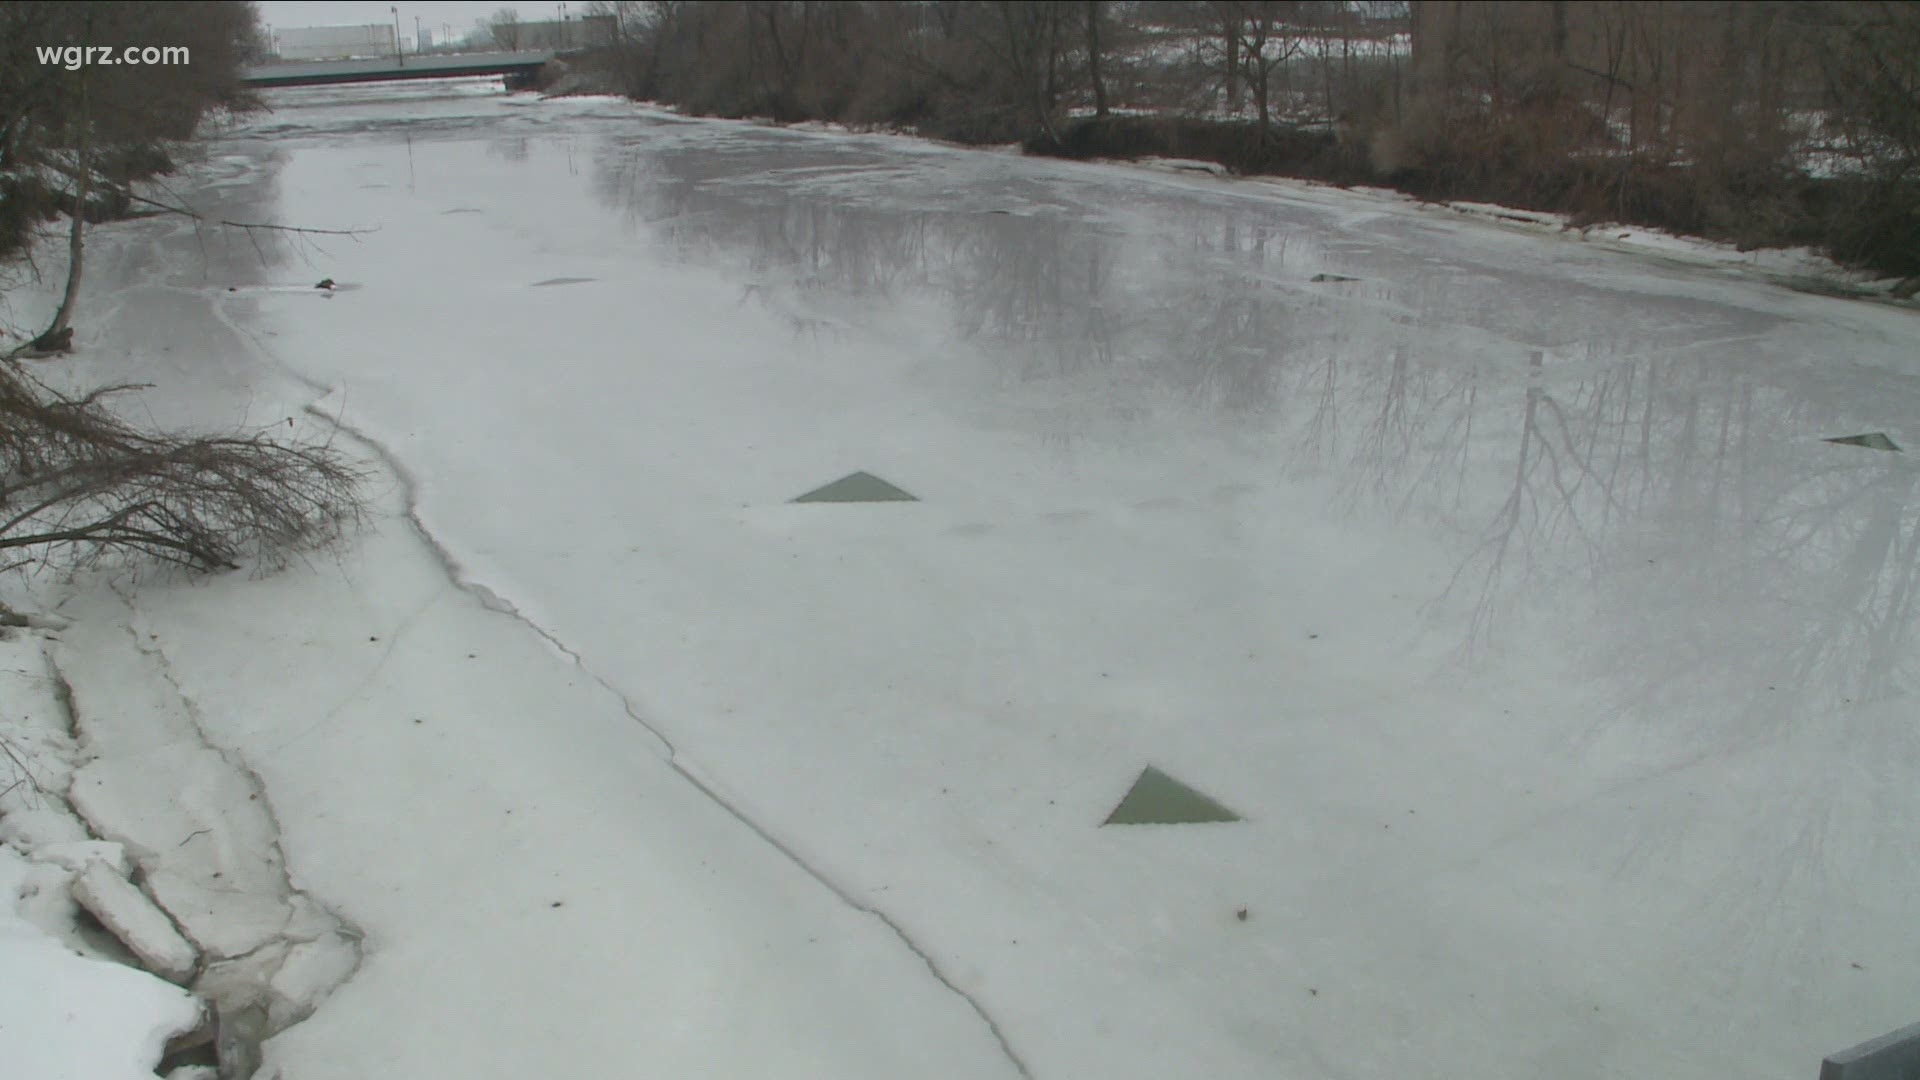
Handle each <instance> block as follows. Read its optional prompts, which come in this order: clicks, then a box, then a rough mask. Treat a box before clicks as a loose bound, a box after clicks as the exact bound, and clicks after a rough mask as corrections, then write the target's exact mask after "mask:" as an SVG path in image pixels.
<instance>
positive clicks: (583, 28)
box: [492, 15, 618, 52]
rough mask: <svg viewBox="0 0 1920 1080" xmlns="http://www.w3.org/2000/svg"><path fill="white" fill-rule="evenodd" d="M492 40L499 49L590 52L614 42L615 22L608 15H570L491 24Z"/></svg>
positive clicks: (616, 24) (616, 26) (616, 28)
mask: <svg viewBox="0 0 1920 1080" xmlns="http://www.w3.org/2000/svg"><path fill="white" fill-rule="evenodd" d="M492 29H493V40H494V43H495V44H496V45H498V46H499V47H500V48H503V49H553V50H554V51H556V52H558V51H563V50H566V49H590V48H598V47H600V46H604V45H611V44H613V42H614V37H615V34H616V33H617V30H618V22H617V20H616V19H615V18H614V17H613V16H611V15H574V16H569V17H567V18H566V19H530V20H527V21H525V22H501V21H497V20H496V21H495V22H494V23H493V24H492Z"/></svg>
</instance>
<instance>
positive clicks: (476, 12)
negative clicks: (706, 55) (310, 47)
mask: <svg viewBox="0 0 1920 1080" xmlns="http://www.w3.org/2000/svg"><path fill="white" fill-rule="evenodd" d="M503 7H510V8H513V9H514V10H516V11H518V12H519V13H520V17H521V18H523V19H551V18H553V17H555V16H556V15H557V14H558V13H559V10H560V5H559V3H557V2H556V3H546V2H544V0H534V2H532V3H521V2H518V0H433V2H431V3H427V2H420V0H415V2H414V3H404V2H400V0H260V20H261V21H262V22H264V23H266V24H267V25H268V26H270V27H272V28H273V29H275V30H283V29H286V28H289V27H295V26H344V25H348V24H351V23H385V24H391V23H392V22H393V11H392V9H393V8H399V9H400V35H401V36H402V37H407V38H411V37H412V36H413V19H414V16H416V15H418V16H419V17H420V26H421V27H422V28H423V29H429V30H431V31H433V32H434V33H435V34H436V35H437V34H438V33H439V31H440V28H441V27H442V26H447V27H451V28H452V30H453V33H454V34H456V35H459V34H464V33H466V32H467V31H468V30H471V29H473V24H474V23H476V22H478V21H480V20H481V19H484V18H486V17H487V16H489V15H491V14H493V13H494V12H496V11H498V10H500V9H501V8H503ZM566 7H567V14H569V15H578V14H581V13H583V12H585V11H586V9H587V4H586V0H573V2H572V3H569V4H567V5H566Z"/></svg>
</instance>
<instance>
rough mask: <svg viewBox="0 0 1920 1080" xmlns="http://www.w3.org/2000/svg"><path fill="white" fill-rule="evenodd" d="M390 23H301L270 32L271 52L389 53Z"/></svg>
mask: <svg viewBox="0 0 1920 1080" xmlns="http://www.w3.org/2000/svg"><path fill="white" fill-rule="evenodd" d="M395 46H396V42H395V40H394V36H393V27H392V26H391V25H388V24H385V23H367V24H364V25H360V26H300V27H293V28H291V29H287V30H275V31H274V32H273V51H274V55H276V56H278V57H279V58H280V59H282V60H353V59H357V58H360V57H370V56H392V55H393V54H394V53H395V51H396V48H395Z"/></svg>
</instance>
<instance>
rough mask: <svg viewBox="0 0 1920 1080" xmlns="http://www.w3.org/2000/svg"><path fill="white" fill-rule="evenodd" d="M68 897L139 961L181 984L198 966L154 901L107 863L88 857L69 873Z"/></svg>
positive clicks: (194, 955) (196, 953)
mask: <svg viewBox="0 0 1920 1080" xmlns="http://www.w3.org/2000/svg"><path fill="white" fill-rule="evenodd" d="M73 899H74V902H76V903H78V904H79V905H80V906H81V907H83V908H86V909H87V911H88V912H89V913H91V914H92V915H93V917H94V918H96V919H99V920H100V925H102V926H104V927H106V928H107V930H108V931H109V932H111V933H112V934H113V936H114V937H116V938H118V939H120V944H122V945H125V946H126V947H127V951H128V952H131V953H133V955H134V956H136V957H138V958H139V959H140V964H141V966H142V967H144V968H146V969H147V970H148V971H151V972H153V973H154V974H155V975H158V976H160V977H161V978H163V979H165V980H167V981H168V982H170V983H179V984H182V985H184V984H185V983H186V982H187V980H188V979H191V978H193V969H194V968H195V967H197V966H199V963H200V952H199V950H198V949H195V948H194V947H193V945H192V944H190V943H189V942H188V941H187V939H186V938H185V937H183V936H181V934H180V930H179V928H178V927H176V926H174V925H173V920H172V919H171V918H169V917H168V916H167V913H166V912H164V911H161V910H160V907H159V905H157V904H155V903H154V902H153V901H152V900H149V899H148V898H147V894H146V893H143V892H141V891H140V890H139V889H137V888H135V887H134V885H133V883H132V882H130V881H128V880H127V879H126V878H123V877H121V876H120V875H119V874H117V873H115V872H114V869H113V867H111V866H108V865H107V864H106V863H102V862H96V863H91V864H89V865H88V866H87V868H86V869H85V870H83V871H81V872H80V874H79V875H78V876H76V877H75V878H74V879H73Z"/></svg>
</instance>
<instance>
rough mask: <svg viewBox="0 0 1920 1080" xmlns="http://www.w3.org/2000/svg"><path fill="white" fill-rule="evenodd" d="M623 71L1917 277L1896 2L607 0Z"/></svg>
mask: <svg viewBox="0 0 1920 1080" xmlns="http://www.w3.org/2000/svg"><path fill="white" fill-rule="evenodd" d="M600 7H601V8H604V9H605V10H607V11H610V12H611V13H612V14H614V15H616V16H617V17H618V26H619V44H618V45H617V46H616V47H615V48H614V49H613V50H611V52H610V53H609V55H608V56H607V57H605V58H604V59H605V62H606V63H608V64H610V65H611V71H610V74H611V75H612V76H613V77H615V78H617V79H618V80H619V83H620V85H621V87H622V88H623V89H624V91H625V92H627V93H628V94H630V95H632V96H634V97H636V98H641V99H646V100H654V101H660V102H665V103H670V104H673V105H677V106H679V107H681V108H683V109H685V110H687V111H690V112H695V113H702V114H709V115H719V116H765V117H771V118H773V119H776V120H782V121H795V120H832V121H841V122H845V123H849V124H855V125H880V126H888V127H902V128H911V129H914V130H917V131H920V132H922V133H924V134H927V135H931V136H934V137H938V138H944V139H951V140H956V141H960V142H970V143H984V142H993V143H1004V142H1020V143H1022V144H1024V145H1025V146H1026V147H1027V148H1028V149H1029V150H1030V151H1032V152H1038V153H1055V154H1065V155H1071V156H1138V155H1145V154H1162V155H1173V156H1182V157H1204V158H1208V159H1212V160H1215V161H1218V162H1221V163H1223V164H1226V165H1228V166H1229V167H1231V168H1234V169H1236V170H1241V171H1249V172H1272V173H1284V174H1290V175H1298V176H1305V177H1310V178H1316V179H1322V180H1328V181H1332V182H1336V183H1372V184H1388V185H1392V186H1395V187H1399V188H1401V189H1403V190H1406V191H1409V192H1412V193H1415V194H1418V195H1421V196H1424V197H1430V198H1449V199H1476V200H1485V201H1492V202H1501V203H1507V204H1510V205H1515V206H1521V207H1526V208H1531V209H1539V210H1553V211H1562V212H1567V213H1571V214H1573V215H1575V216H1576V218H1577V219H1579V220H1583V221H1594V222H1597V221H1622V222H1633V223H1639V224H1647V225H1654V226H1660V227H1664V228H1669V229H1673V230H1676V231H1680V232H1686V233H1693V234H1700V235H1707V236H1713V237H1718V238H1723V239H1729V240H1733V241H1737V242H1740V243H1743V244H1750V245H1765V244H1798V243H1805V244H1813V245H1816V246H1820V247H1824V248H1825V249H1827V250H1829V251H1830V252H1832V253H1833V254H1834V255H1835V256H1836V257H1838V258H1840V259H1842V260H1843V261H1846V262H1850V263H1855V264H1860V265H1866V266H1870V267H1873V268H1875V269H1877V270H1880V271H1882V272H1884V273H1888V274H1898V275H1920V167H1917V166H1920V4H1914V3H1908V2H1901V0H1847V2H1819V0H1804V2H1768V0H1731V2H1729V0H1697V2H1688V3H1678V2H1668V3H1660V2H1649V0H1539V2H1499V0H1440V2H1414V3H1368V2H1344V3H1343V2H1314V0H1207V2H1190V3H1177V2H1150V0H1140V2H1122V0H978V2H924V0H923V2H810V0H751V2H738V0H725V2H701V0H654V2H633V0H621V2H617V3H604V4H601V5H600Z"/></svg>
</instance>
